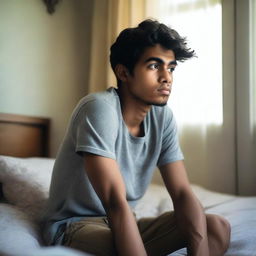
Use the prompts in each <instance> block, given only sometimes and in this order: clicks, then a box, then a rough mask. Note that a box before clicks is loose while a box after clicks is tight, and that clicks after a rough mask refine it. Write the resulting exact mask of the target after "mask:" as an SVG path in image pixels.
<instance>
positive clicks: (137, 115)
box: [118, 89, 151, 137]
mask: <svg viewBox="0 0 256 256" xmlns="http://www.w3.org/2000/svg"><path fill="white" fill-rule="evenodd" d="M118 95H119V98H120V103H121V109H122V115H123V120H124V122H125V124H126V126H127V128H128V130H129V131H130V133H131V134H132V135H134V136H138V137H141V136H143V135H144V127H143V121H144V119H145V117H146V115H147V113H148V111H149V110H150V108H151V106H150V105H147V104H145V103H144V104H143V103H142V102H141V101H139V100H136V99H134V98H133V97H130V96H129V94H127V93H126V92H125V90H122V89H118Z"/></svg>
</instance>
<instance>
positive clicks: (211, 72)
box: [155, 0, 223, 125]
mask: <svg viewBox="0 0 256 256" xmlns="http://www.w3.org/2000/svg"><path fill="white" fill-rule="evenodd" d="M159 4H160V5H159V7H158V8H159V9H160V10H161V12H159V14H160V13H161V16H159V14H158V15H157V14H156V15H157V16H159V20H160V21H162V22H163V23H165V24H168V25H169V26H171V27H173V28H174V29H175V30H177V31H178V32H179V34H180V35H181V36H185V37H187V38H188V45H189V46H190V47H191V48H192V49H194V50H195V52H196V55H197V56H198V57H197V58H194V59H192V60H189V61H186V62H184V63H181V64H180V66H179V65H178V67H177V69H176V71H175V74H174V83H173V91H172V96H171V98H170V101H169V104H170V106H171V107H172V109H173V110H174V111H175V113H176V116H177V119H178V122H179V123H181V124H192V125H193V124H195V125H196V124H200V125H201V124H215V125H221V124H222V122H223V103H222V35H221V31H222V30H221V29H222V27H221V26H222V19H221V3H220V1H209V0H208V1H207V0H182V1H181V0H172V1H170V0H160V1H159ZM155 9H157V8H155Z"/></svg>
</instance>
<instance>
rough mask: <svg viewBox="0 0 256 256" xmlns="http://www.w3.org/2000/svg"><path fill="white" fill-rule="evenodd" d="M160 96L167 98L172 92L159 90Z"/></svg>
mask: <svg viewBox="0 0 256 256" xmlns="http://www.w3.org/2000/svg"><path fill="white" fill-rule="evenodd" d="M157 91H158V92H159V93H160V94H162V95H165V96H169V95H170V90H169V89H164V88H163V89H158V90H157Z"/></svg>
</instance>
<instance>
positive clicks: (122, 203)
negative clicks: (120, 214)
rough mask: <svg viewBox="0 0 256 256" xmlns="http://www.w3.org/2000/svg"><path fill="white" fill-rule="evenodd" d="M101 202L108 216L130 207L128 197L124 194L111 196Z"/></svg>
mask: <svg viewBox="0 0 256 256" xmlns="http://www.w3.org/2000/svg"><path fill="white" fill-rule="evenodd" d="M101 202H102V204H103V207H104V209H105V211H106V213H107V214H108V213H110V212H117V211H120V210H122V209H125V208H127V206H128V202H127V199H126V196H125V195H123V194H110V195H109V196H107V197H105V198H103V199H102V201H101Z"/></svg>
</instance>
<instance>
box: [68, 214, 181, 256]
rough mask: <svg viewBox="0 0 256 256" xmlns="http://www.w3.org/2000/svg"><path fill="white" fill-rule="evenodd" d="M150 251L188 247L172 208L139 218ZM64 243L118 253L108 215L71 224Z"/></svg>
mask: <svg viewBox="0 0 256 256" xmlns="http://www.w3.org/2000/svg"><path fill="white" fill-rule="evenodd" d="M137 224H138V229H139V231H140V234H141V237H142V240H143V243H144V246H145V248H146V251H147V254H148V255H152V256H158V255H159V256H160V255H161V256H163V255H167V254H169V253H172V252H174V251H176V250H178V249H180V248H183V247H185V243H184V239H182V236H181V234H180V232H179V230H178V228H177V225H176V221H175V216H174V213H173V212H167V213H164V214H162V215H161V216H159V217H153V218H142V219H140V220H138V221H137ZM63 245H64V246H68V247H71V248H74V249H78V250H81V251H84V252H87V253H89V254H92V255H97V256H113V255H117V253H116V250H115V246H114V241H113V237H112V232H111V230H110V228H109V225H108V221H107V218H106V217H89V218H84V219H82V220H81V221H78V222H74V223H72V224H70V225H69V226H68V228H67V229H66V231H65V235H64V242H63Z"/></svg>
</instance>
